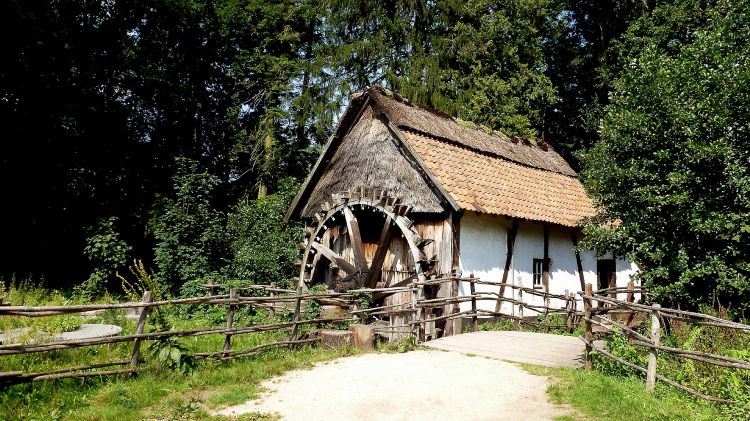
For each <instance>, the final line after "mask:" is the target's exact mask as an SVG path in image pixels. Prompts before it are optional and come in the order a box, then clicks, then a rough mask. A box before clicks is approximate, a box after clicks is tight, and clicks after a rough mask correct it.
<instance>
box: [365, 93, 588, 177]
mask: <svg viewBox="0 0 750 421" xmlns="http://www.w3.org/2000/svg"><path fill="white" fill-rule="evenodd" d="M367 94H368V95H369V96H370V97H371V98H372V99H373V100H374V101H375V102H376V103H377V104H378V108H379V109H380V110H382V112H383V113H385V115H386V116H388V119H389V120H390V121H391V122H392V123H393V124H394V125H396V126H397V127H399V128H401V129H407V130H409V131H414V132H419V133H423V134H426V135H428V136H430V137H434V138H437V139H441V140H444V141H448V142H453V143H456V144H458V145H460V146H465V147H467V148H470V149H474V150H476V151H479V152H485V153H489V154H493V155H497V156H499V157H502V158H505V159H507V160H509V161H513V162H517V163H519V164H522V165H527V166H529V167H533V168H538V169H541V170H546V171H552V172H556V173H560V174H565V175H569V176H573V177H575V175H576V173H575V171H573V169H572V168H571V167H570V165H568V163H567V162H565V160H564V159H563V158H562V157H561V156H560V155H558V154H557V153H555V151H554V150H553V149H552V147H551V146H550V145H549V144H547V143H545V142H542V141H539V142H531V141H529V140H528V139H523V138H518V137H510V136H507V135H505V134H503V133H500V132H497V131H493V132H489V131H485V130H482V129H481V128H479V127H476V126H475V127H470V126H469V125H467V124H466V123H462V122H459V121H456V120H455V119H453V118H452V117H450V116H448V115H446V114H443V113H440V112H436V111H434V110H431V109H429V108H427V107H423V106H420V105H416V104H413V103H411V102H408V101H406V100H405V99H403V98H401V97H399V96H398V95H387V94H386V93H385V92H384V91H383V90H382V89H379V88H372V89H370V90H368V91H367Z"/></svg>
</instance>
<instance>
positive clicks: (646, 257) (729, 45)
mask: <svg viewBox="0 0 750 421" xmlns="http://www.w3.org/2000/svg"><path fill="white" fill-rule="evenodd" d="M748 6H749V4H748V2H747V1H737V2H729V1H719V2H717V5H716V6H715V7H713V8H711V9H710V10H708V11H707V12H706V25H705V26H704V27H702V28H699V29H698V30H696V31H695V32H694V34H693V35H692V36H691V37H690V39H687V40H685V41H684V42H679V43H674V45H673V44H668V46H666V47H665V46H663V45H662V43H661V42H660V41H661V40H659V39H657V40H655V41H653V42H649V43H648V45H646V46H644V47H643V48H641V49H640V50H639V55H638V56H636V57H633V58H632V60H631V61H630V62H629V66H628V68H627V69H626V70H625V72H624V74H623V76H622V77H621V78H620V79H619V80H618V81H617V82H616V84H615V86H616V92H615V93H614V94H613V95H612V98H611V100H612V103H611V105H610V106H608V107H607V113H606V115H605V117H604V120H603V125H602V139H601V140H600V141H599V142H598V143H597V144H596V146H595V147H594V148H593V149H592V150H590V151H589V152H588V153H586V154H584V155H583V159H584V162H585V170H584V171H583V173H582V176H583V180H584V182H585V184H586V186H587V187H588V190H589V192H590V193H591V194H592V196H593V197H594V199H595V201H596V203H597V204H599V205H600V206H601V209H602V210H603V213H602V214H601V215H600V216H599V217H598V218H595V219H593V220H592V221H590V222H591V223H590V225H589V226H588V227H587V229H586V230H585V231H586V234H587V237H586V241H585V242H584V243H582V245H583V246H584V247H592V248H595V249H596V250H598V251H600V252H601V251H603V250H604V249H605V248H609V249H612V250H614V251H615V252H616V253H617V254H619V255H627V256H628V257H629V258H630V259H631V260H633V261H637V262H639V263H641V264H642V267H643V268H644V271H643V272H642V274H641V276H642V278H643V281H644V283H645V284H646V285H648V286H649V288H650V290H651V291H652V292H655V293H656V294H658V299H660V300H662V301H667V302H668V303H670V305H673V304H675V303H679V304H682V305H683V306H687V307H693V308H695V307H697V306H698V305H699V304H701V303H705V304H708V305H715V304H721V305H723V306H725V307H731V308H733V309H735V310H739V311H740V312H742V311H744V310H745V309H747V308H748V305H749V304H748V303H750V276H749V275H750V249H748V248H747V247H745V244H746V243H747V242H748V240H750V164H748V161H747V156H748V155H749V154H750V150H749V149H748V145H750V142H748V141H747V139H748V127H750V126H749V124H750V120H748V115H747V113H745V112H743V110H745V109H747V108H748V107H749V106H750V94H748V92H750V91H749V90H748V87H749V86H750V82H749V80H750V73H748V68H750V66H748V57H750V41H748V39H747V37H745V35H744V34H745V33H746V32H747V30H748V27H749V26H750V13H748V10H750V8H749V7H748ZM641 41H642V40H641ZM612 221H617V223H614V224H607V222H610V223H611V222H612Z"/></svg>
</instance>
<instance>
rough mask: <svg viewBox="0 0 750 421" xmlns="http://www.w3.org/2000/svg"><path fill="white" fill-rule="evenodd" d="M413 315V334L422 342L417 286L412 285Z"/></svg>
mask: <svg viewBox="0 0 750 421" xmlns="http://www.w3.org/2000/svg"><path fill="white" fill-rule="evenodd" d="M411 287H412V290H411V315H412V321H413V322H414V324H413V325H412V335H414V337H415V338H416V340H417V342H421V340H422V338H420V332H421V328H420V327H421V323H419V321H420V320H419V316H420V314H419V311H418V309H417V286H416V285H411Z"/></svg>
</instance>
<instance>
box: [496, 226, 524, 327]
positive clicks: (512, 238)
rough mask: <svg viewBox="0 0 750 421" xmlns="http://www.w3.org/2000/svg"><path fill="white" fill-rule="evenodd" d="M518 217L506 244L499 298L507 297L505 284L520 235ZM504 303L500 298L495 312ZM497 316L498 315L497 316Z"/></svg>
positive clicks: (497, 311)
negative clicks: (517, 238) (517, 237)
mask: <svg viewBox="0 0 750 421" xmlns="http://www.w3.org/2000/svg"><path fill="white" fill-rule="evenodd" d="M519 222H520V221H519V220H518V218H513V223H512V224H511V227H510V231H508V244H507V246H506V254H505V268H504V269H503V280H502V283H503V285H501V286H500V291H499V293H498V297H499V298H501V299H502V298H503V297H505V284H506V283H508V275H509V274H510V265H511V262H512V261H513V248H514V247H515V245H516V236H517V235H518V224H519ZM501 305H502V301H500V300H498V301H497V303H495V313H499V312H500V307H501ZM496 318H497V317H496Z"/></svg>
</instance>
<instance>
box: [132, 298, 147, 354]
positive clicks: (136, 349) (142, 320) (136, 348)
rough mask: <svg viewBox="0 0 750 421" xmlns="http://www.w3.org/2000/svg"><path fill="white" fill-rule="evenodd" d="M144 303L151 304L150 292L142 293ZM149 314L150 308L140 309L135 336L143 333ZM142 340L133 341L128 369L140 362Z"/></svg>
mask: <svg viewBox="0 0 750 421" xmlns="http://www.w3.org/2000/svg"><path fill="white" fill-rule="evenodd" d="M141 301H142V302H144V303H150V302H151V291H146V292H144V293H143V300H141ZM150 312H151V307H142V310H141V315H140V316H139V317H138V327H137V328H136V329H135V333H136V334H137V335H140V334H142V333H143V330H144V329H145V328H146V319H148V313H150ZM142 341H143V339H141V338H136V339H135V340H134V341H133V356H132V358H131V360H130V367H131V368H135V367H136V366H137V365H138V361H139V360H140V356H141V342H142Z"/></svg>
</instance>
